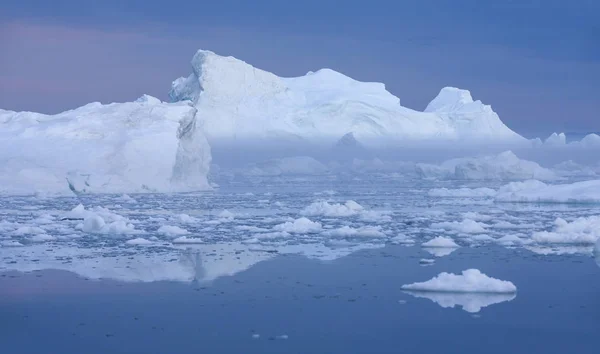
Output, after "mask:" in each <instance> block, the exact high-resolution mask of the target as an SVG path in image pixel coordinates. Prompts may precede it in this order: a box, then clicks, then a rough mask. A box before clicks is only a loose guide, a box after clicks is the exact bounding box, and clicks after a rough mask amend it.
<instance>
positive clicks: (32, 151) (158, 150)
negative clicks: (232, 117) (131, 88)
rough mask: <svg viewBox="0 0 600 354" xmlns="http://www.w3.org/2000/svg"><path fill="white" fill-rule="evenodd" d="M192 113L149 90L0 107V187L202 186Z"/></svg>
mask: <svg viewBox="0 0 600 354" xmlns="http://www.w3.org/2000/svg"><path fill="white" fill-rule="evenodd" d="M196 113H197V110H196V108H194V107H193V106H191V105H190V104H189V103H186V102H180V103H163V102H160V101H159V100H158V99H156V98H153V97H150V96H143V97H141V98H140V99H138V100H137V101H135V102H127V103H111V104H105V105H104V104H100V103H98V102H94V103H90V104H87V105H85V106H83V107H79V108H77V109H74V110H70V111H66V112H63V113H59V114H56V115H45V114H40V113H32V112H12V111H5V110H0V170H1V172H0V193H3V194H34V193H37V192H42V193H51V194H72V193H75V194H79V193H126V192H127V193H131V192H173V191H194V190H206V189H209V188H210V187H209V184H208V181H207V174H208V169H209V164H210V161H211V152H210V147H209V145H208V142H207V140H206V138H205V136H204V134H203V132H202V129H201V126H200V125H201V124H200V122H198V121H197V119H196Z"/></svg>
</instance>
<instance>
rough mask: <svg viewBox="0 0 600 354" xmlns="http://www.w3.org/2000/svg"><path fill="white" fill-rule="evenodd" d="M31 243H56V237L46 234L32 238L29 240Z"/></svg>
mask: <svg viewBox="0 0 600 354" xmlns="http://www.w3.org/2000/svg"><path fill="white" fill-rule="evenodd" d="M29 240H31V242H47V241H56V236H52V235H46V234H38V235H34V236H31V237H30V238H29Z"/></svg>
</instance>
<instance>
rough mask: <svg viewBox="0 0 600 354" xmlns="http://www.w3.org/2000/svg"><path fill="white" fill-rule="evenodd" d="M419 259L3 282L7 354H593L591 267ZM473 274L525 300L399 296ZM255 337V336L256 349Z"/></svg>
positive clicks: (363, 255)
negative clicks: (440, 278) (415, 285)
mask: <svg viewBox="0 0 600 354" xmlns="http://www.w3.org/2000/svg"><path fill="white" fill-rule="evenodd" d="M426 256H427V254H426V253H425V252H424V251H422V250H421V249H420V248H418V247H410V248H406V247H402V246H388V247H386V248H382V249H378V250H369V251H361V252H357V253H355V254H352V255H350V256H347V257H344V258H340V259H338V260H335V261H332V262H322V261H315V260H308V259H306V258H302V257H300V256H279V257H275V258H273V259H271V260H268V261H264V262H261V263H258V264H257V265H255V266H254V267H252V268H250V269H249V270H247V271H245V272H241V273H238V274H236V275H234V276H232V277H223V278H219V279H217V280H216V281H214V282H212V283H210V284H198V283H172V282H155V283H119V282H115V281H92V280H86V279H84V278H80V277H78V276H76V275H74V274H71V273H66V272H59V271H42V272H34V273H27V274H23V273H15V272H11V273H3V274H1V275H0V352H1V353H7V354H21V353H31V354H39V353H59V354H71V353H73V354H81V353H86V354H96V353H102V354H107V353H111V354H116V353H127V354H133V353H145V354H151V353H257V354H258V353H598V351H599V350H600V349H599V348H600V345H599V344H600V340H599V339H598V333H599V330H600V268H598V266H597V265H596V263H595V262H594V260H593V258H589V257H587V256H581V255H579V256H577V255H573V256H568V255H567V256H564V255H563V256H538V255H534V254H532V253H531V252H529V251H527V250H523V249H521V250H510V249H504V248H498V247H486V248H462V249H459V250H457V251H456V252H454V253H452V254H451V255H449V256H446V257H443V258H438V259H436V263H435V264H434V265H433V266H427V267H422V266H419V259H420V258H423V257H426ZM467 268H478V269H480V270H481V271H482V272H484V273H486V274H488V275H490V276H493V277H496V278H499V279H504V280H510V281H512V282H513V283H515V285H516V286H517V287H518V293H517V296H516V298H514V299H513V300H511V301H506V302H502V303H498V304H494V305H490V306H488V307H485V308H483V309H482V310H481V311H480V312H477V313H469V312H466V311H464V310H463V309H461V308H459V307H455V308H442V307H441V306H439V305H438V304H436V303H435V302H433V301H431V300H429V299H425V298H416V297H413V296H411V295H409V294H406V293H403V292H402V291H401V290H400V287H401V286H402V285H403V284H407V283H412V282H415V281H425V280H428V279H430V278H431V277H433V276H434V275H437V274H438V273H439V272H441V271H451V272H460V271H462V270H464V269H467ZM253 335H257V336H258V335H259V336H260V337H259V338H253Z"/></svg>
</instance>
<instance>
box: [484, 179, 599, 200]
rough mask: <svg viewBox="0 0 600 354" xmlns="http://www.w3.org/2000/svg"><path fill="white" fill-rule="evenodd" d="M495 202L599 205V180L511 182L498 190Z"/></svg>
mask: <svg viewBox="0 0 600 354" xmlns="http://www.w3.org/2000/svg"><path fill="white" fill-rule="evenodd" d="M495 200H496V201H497V202H513V203H514V202H518V203H600V180H591V181H583V182H575V183H570V184H546V183H544V182H540V181H537V180H528V181H524V182H512V183H509V184H508V185H506V186H504V187H502V188H500V189H499V190H498V193H497V194H496V198H495Z"/></svg>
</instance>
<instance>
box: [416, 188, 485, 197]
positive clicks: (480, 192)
mask: <svg viewBox="0 0 600 354" xmlns="http://www.w3.org/2000/svg"><path fill="white" fill-rule="evenodd" d="M427 194H428V195H429V196H430V197H442V198H488V197H494V196H495V195H496V191H495V190H494V189H491V188H459V189H448V188H434V189H432V190H430V191H429V192H428V193H427Z"/></svg>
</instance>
